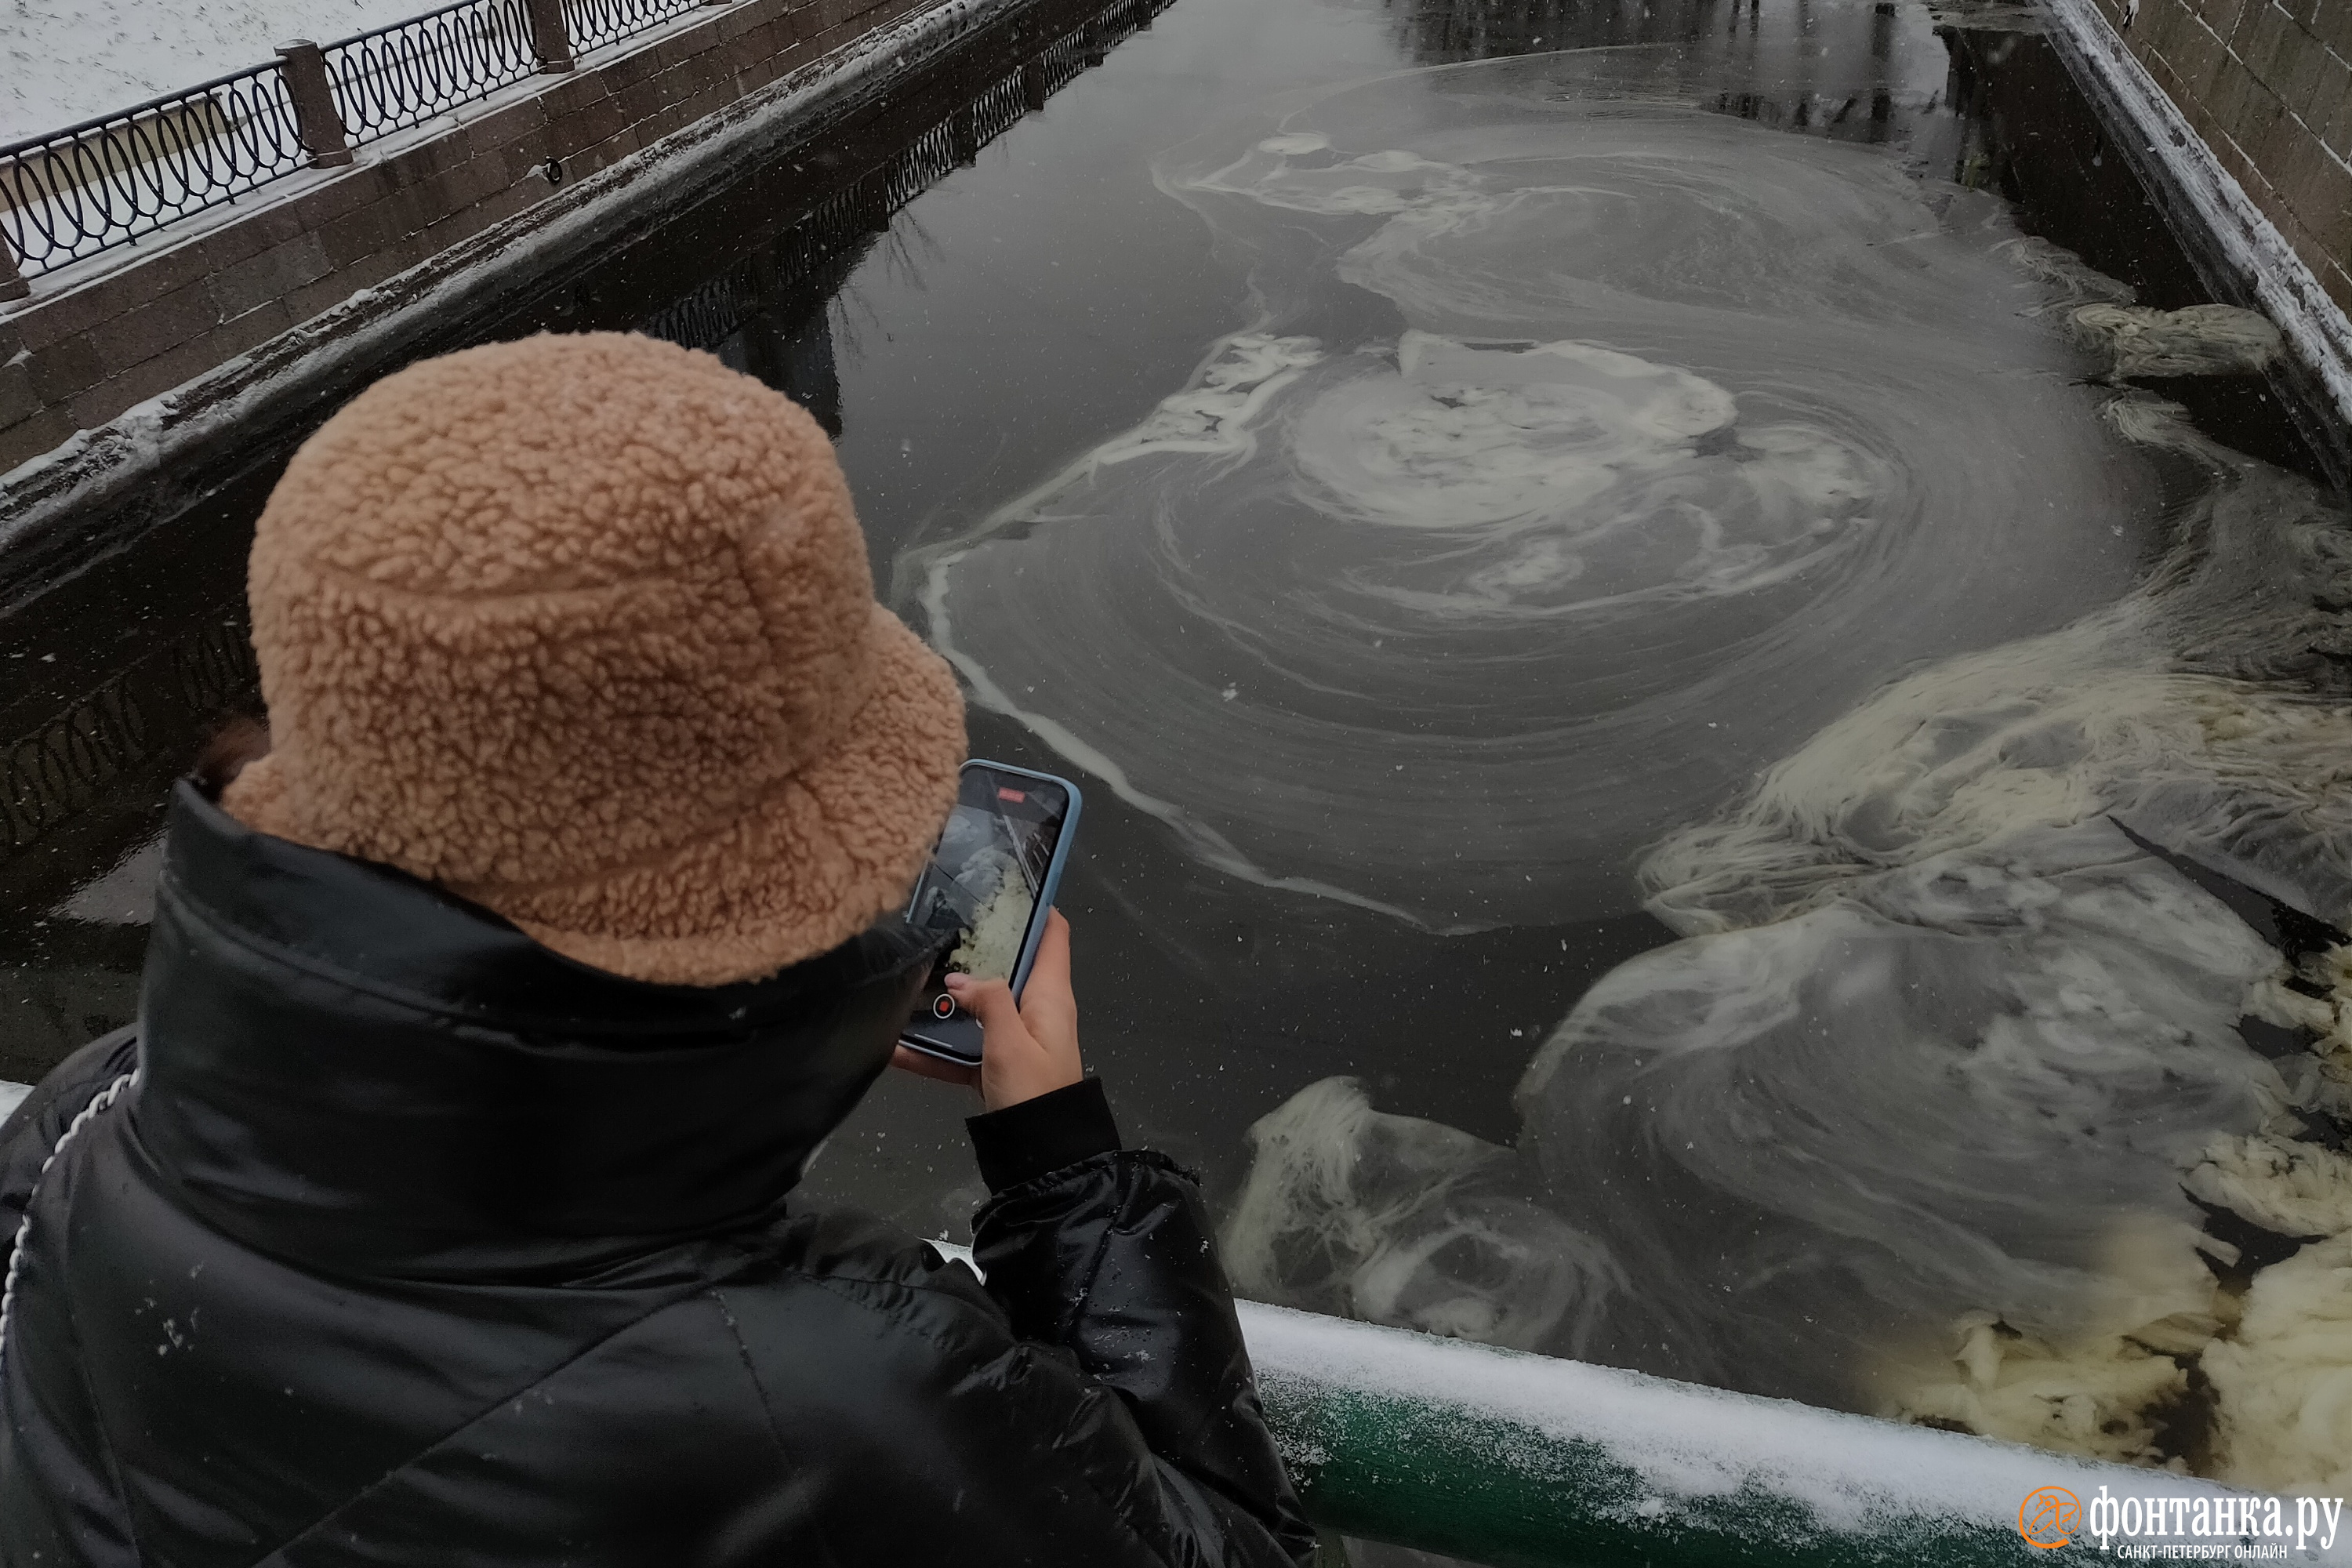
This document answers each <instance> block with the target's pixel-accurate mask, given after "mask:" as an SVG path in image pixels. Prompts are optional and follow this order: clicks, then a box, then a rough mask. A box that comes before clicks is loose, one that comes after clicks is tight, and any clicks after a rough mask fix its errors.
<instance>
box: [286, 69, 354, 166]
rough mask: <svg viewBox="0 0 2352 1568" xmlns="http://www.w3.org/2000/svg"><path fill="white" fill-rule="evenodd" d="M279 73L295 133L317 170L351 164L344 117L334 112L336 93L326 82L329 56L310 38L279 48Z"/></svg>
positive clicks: (349, 143)
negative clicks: (283, 82)
mask: <svg viewBox="0 0 2352 1568" xmlns="http://www.w3.org/2000/svg"><path fill="white" fill-rule="evenodd" d="M278 74H279V75H280V76H282V77H284V78H285V79H286V96H287V98H288V99H289V100H292V102H293V105H294V134H295V135H296V136H297V137H299V138H300V140H301V142H302V151H304V152H305V153H310V163H311V165H312V166H313V167H314V168H320V169H333V168H340V167H341V166H342V165H343V164H345V163H350V162H351V161H352V143H351V139H350V138H349V137H348V136H346V135H345V134H344V133H343V117H342V116H341V114H339V113H337V112H336V111H335V90H334V89H333V88H332V87H331V86H330V85H328V82H327V57H326V56H325V55H324V54H322V53H320V49H319V46H318V45H316V44H314V43H312V42H311V41H310V39H308V38H292V39H289V40H288V41H287V42H285V43H282V44H280V45H278Z"/></svg>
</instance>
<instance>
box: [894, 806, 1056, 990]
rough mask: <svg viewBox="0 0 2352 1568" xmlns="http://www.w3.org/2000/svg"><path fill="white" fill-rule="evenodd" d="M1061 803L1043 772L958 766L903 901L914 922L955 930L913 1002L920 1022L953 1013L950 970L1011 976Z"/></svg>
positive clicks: (1053, 838)
mask: <svg viewBox="0 0 2352 1568" xmlns="http://www.w3.org/2000/svg"><path fill="white" fill-rule="evenodd" d="M1064 805H1065V803H1064V801H1063V798H1062V791H1061V789H1060V787H1059V786H1057V785H1055V784H1047V783H1046V782H1045V781H1044V780H1042V779H1033V778H1024V777H1023V776H1021V775H1020V774H1018V773H997V772H995V771H993V770H992V769H988V768H967V769H965V770H964V773H963V779H962V787H961V792H960V793H959V795H958V797H957V800H956V808H955V811H954V812H953V813H952V814H951V815H950V816H949V817H948V825H947V830H946V831H945V832H944V833H942V834H941V835H940V847H939V849H938V850H937V852H936V853H934V854H933V856H932V857H931V863H930V865H929V867H928V868H925V870H924V872H923V877H922V880H920V881H919V882H918V883H916V884H915V898H914V902H913V903H912V904H911V905H910V906H909V908H908V920H909V921H912V922H913V923H914V924H915V925H916V926H917V927H919V928H920V929H922V930H925V931H935V932H939V933H940V934H942V935H950V934H951V935H952V936H953V937H954V938H955V945H954V946H953V947H951V948H950V950H949V951H948V954H947V956H946V958H945V959H943V960H942V961H941V963H940V966H939V969H938V970H937V971H936V972H935V973H933V975H932V977H931V978H932V984H931V987H930V989H929V991H928V992H927V993H926V994H925V996H924V998H923V1003H922V1005H920V1006H919V1007H918V1009H917V1012H916V1017H917V1020H918V1021H919V1022H925V1021H935V1020H947V1019H952V1018H954V1017H956V1016H957V1010H956V1005H955V1002H954V999H953V998H951V997H950V996H949V995H948V994H947V991H946V989H945V988H944V987H943V986H942V985H940V980H941V978H942V977H943V976H945V975H946V974H948V973H964V974H971V975H975V976H977V977H979V978H981V979H982V980H1010V979H1012V978H1013V968H1014V966H1015V965H1017V964H1018V963H1020V960H1021V943H1022V939H1023V938H1024V936H1025V935H1026V934H1027V932H1028V930H1029V920H1030V917H1031V916H1032V915H1033V914H1034V913H1035V912H1036V909H1037V898H1038V894H1039V892H1040V891H1041V890H1042V889H1043V888H1044V886H1045V870H1046V868H1047V867H1048V866H1049V865H1051V864H1052V863H1053V858H1054V847H1055V843H1056V842H1057V841H1058V840H1059V839H1060V837H1061V833H1062V817H1063V815H1064Z"/></svg>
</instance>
